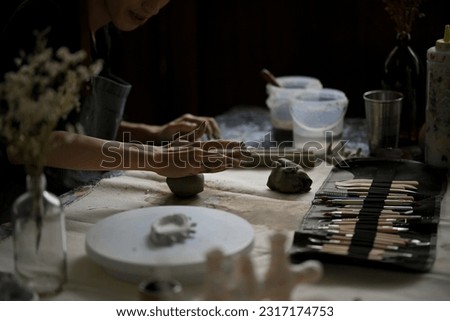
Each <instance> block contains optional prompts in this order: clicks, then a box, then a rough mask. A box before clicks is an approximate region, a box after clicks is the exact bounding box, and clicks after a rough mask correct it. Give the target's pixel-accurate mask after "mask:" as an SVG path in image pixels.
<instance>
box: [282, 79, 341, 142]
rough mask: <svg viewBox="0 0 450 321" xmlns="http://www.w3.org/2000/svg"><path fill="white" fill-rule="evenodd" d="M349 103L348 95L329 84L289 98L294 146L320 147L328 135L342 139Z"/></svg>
mask: <svg viewBox="0 0 450 321" xmlns="http://www.w3.org/2000/svg"><path fill="white" fill-rule="evenodd" d="M347 106H348V99H347V97H346V95H345V94H344V93H343V92H342V91H340V90H336V89H330V88H323V89H315V90H312V89H308V90H305V91H304V92H302V93H300V94H298V95H297V96H295V98H293V99H290V113H291V116H292V119H293V134H294V135H293V136H294V145H295V147H296V148H303V149H308V148H310V147H313V148H316V149H318V150H320V149H325V148H326V145H327V139H333V140H334V141H335V140H338V139H340V138H341V137H342V132H343V128H344V116H345V113H346V111H347ZM330 136H331V137H330Z"/></svg>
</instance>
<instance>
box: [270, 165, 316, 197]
mask: <svg viewBox="0 0 450 321" xmlns="http://www.w3.org/2000/svg"><path fill="white" fill-rule="evenodd" d="M273 165H274V166H275V167H274V168H273V169H272V172H271V173H270V176H269V179H268V181H267V186H268V187H269V188H270V189H271V190H274V191H278V192H281V193H305V192H308V191H309V190H311V184H312V179H311V178H309V176H308V174H306V173H305V172H304V171H303V169H302V167H301V166H300V165H298V164H296V163H294V162H291V161H290V160H287V159H284V158H280V159H278V160H277V161H275V162H274V164H273Z"/></svg>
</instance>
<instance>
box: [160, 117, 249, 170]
mask: <svg viewBox="0 0 450 321" xmlns="http://www.w3.org/2000/svg"><path fill="white" fill-rule="evenodd" d="M205 130H206V123H202V124H201V125H200V126H199V127H197V128H196V129H195V130H194V131H192V132H190V133H188V134H186V135H184V136H181V137H179V138H177V139H176V140H174V141H173V142H171V143H169V144H167V145H165V146H154V147H152V164H151V166H152V170H153V171H155V172H156V173H158V174H159V175H162V176H166V177H184V176H192V175H196V174H200V173H216V172H221V171H223V170H225V169H227V168H233V167H239V166H240V165H241V163H242V162H245V161H246V160H247V159H246V156H248V155H249V153H248V152H247V151H246V150H245V147H244V146H243V144H242V143H241V142H238V141H227V140H210V141H198V140H197V138H198V137H201V136H203V134H204V132H205Z"/></svg>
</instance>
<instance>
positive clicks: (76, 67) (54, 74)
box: [0, 29, 102, 176]
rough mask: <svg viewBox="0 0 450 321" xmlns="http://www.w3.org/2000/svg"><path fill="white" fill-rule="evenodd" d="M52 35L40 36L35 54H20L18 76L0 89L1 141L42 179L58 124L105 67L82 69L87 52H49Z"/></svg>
mask: <svg viewBox="0 0 450 321" xmlns="http://www.w3.org/2000/svg"><path fill="white" fill-rule="evenodd" d="M48 31H49V29H48V30H45V31H43V32H37V33H36V48H35V51H34V52H33V53H31V54H29V55H28V56H26V55H25V54H24V53H22V54H21V57H20V58H18V59H16V64H17V66H18V70H17V71H12V72H8V73H7V74H6V75H5V81H4V82H3V83H1V84H0V104H1V105H0V106H1V109H0V115H1V118H0V136H1V137H2V138H4V139H5V140H6V143H7V144H8V152H10V153H11V154H12V155H15V156H17V157H20V159H21V160H22V161H23V163H24V165H25V168H26V171H27V173H28V174H30V175H33V176H35V175H39V174H40V173H42V171H43V168H44V165H45V163H46V157H47V155H48V153H49V151H50V150H51V149H53V148H54V147H55V143H54V142H52V140H51V135H52V132H53V131H54V130H55V128H56V126H57V125H58V122H59V121H60V120H64V119H66V117H67V116H68V114H69V113H70V112H71V111H72V110H73V109H74V108H76V107H78V106H79V104H80V90H81V88H82V86H83V84H84V83H85V82H86V81H88V80H89V79H90V78H91V77H93V76H95V75H97V74H98V73H99V72H100V69H101V67H102V64H101V62H96V63H94V64H92V65H91V66H85V65H83V64H82V61H83V60H84V58H85V56H86V54H85V52H83V51H79V52H76V53H73V54H72V53H70V52H69V51H68V49H67V48H64V47H62V48H59V49H58V50H57V51H56V52H54V51H53V49H51V48H47V47H46V46H47V39H46V34H47V33H48Z"/></svg>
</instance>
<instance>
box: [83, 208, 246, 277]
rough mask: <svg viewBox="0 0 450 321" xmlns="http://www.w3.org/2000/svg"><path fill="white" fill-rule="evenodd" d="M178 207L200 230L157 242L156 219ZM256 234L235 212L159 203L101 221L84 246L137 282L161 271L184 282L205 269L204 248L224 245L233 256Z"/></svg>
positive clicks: (119, 274) (106, 265)
mask: <svg viewBox="0 0 450 321" xmlns="http://www.w3.org/2000/svg"><path fill="white" fill-rule="evenodd" d="M176 213H182V214H184V215H186V216H188V217H189V218H190V219H191V221H192V222H194V223H196V227H195V232H196V233H195V234H193V235H192V236H191V237H190V238H187V239H186V240H185V241H184V242H182V243H174V244H172V245H170V246H157V245H155V244H153V242H152V241H151V239H150V233H151V226H152V224H153V223H154V222H155V221H157V220H158V219H160V218H162V217H164V216H167V215H173V214H176ZM253 240H254V231H253V227H252V226H251V225H250V223H248V222H247V221H246V220H244V219H242V218H241V217H239V216H237V215H234V214H231V213H228V212H225V211H220V210H216V209H211V208H205V207H195V206H158V207H149V208H142V209H136V210H130V211H126V212H122V213H119V214H115V215H113V216H110V217H108V218H105V219H103V220H101V221H99V222H98V223H96V224H95V225H94V226H93V227H92V228H91V229H90V230H89V232H88V233H87V235H86V252H87V255H88V256H89V257H90V258H91V259H92V260H93V261H95V262H96V263H98V264H99V265H101V266H103V267H104V268H105V270H106V271H107V272H108V273H109V274H111V275H112V276H114V277H117V278H119V279H122V280H125V281H128V282H133V283H139V282H140V281H142V280H144V279H148V278H150V277H154V276H159V275H161V274H162V273H163V274H164V275H165V276H169V277H171V278H173V279H176V280H178V281H180V282H182V283H198V282H200V281H202V279H203V276H204V274H205V272H206V264H205V263H206V253H208V252H209V251H211V250H213V249H220V250H221V251H222V252H223V253H224V255H225V257H227V258H231V257H234V256H236V255H239V254H243V253H248V252H249V251H250V250H251V248H252V246H253Z"/></svg>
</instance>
